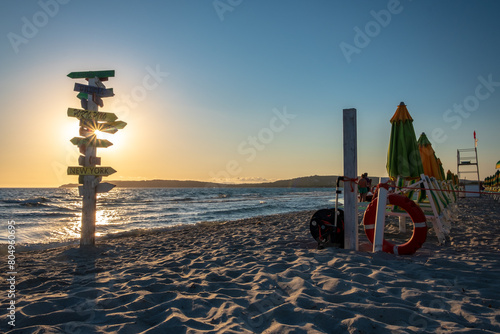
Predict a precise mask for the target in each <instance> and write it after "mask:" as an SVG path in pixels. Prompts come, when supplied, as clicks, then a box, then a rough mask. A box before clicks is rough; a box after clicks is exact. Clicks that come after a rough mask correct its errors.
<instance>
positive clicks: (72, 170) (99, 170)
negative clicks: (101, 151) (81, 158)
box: [68, 166, 116, 176]
mask: <svg viewBox="0 0 500 334" xmlns="http://www.w3.org/2000/svg"><path fill="white" fill-rule="evenodd" d="M114 173H116V170H114V169H113V168H112V167H80V166H78V167H68V175H95V176H109V175H111V174H114Z"/></svg>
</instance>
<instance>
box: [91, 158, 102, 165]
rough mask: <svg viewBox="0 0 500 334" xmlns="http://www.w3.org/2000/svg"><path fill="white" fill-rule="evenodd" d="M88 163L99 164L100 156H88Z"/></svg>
mask: <svg viewBox="0 0 500 334" xmlns="http://www.w3.org/2000/svg"><path fill="white" fill-rule="evenodd" d="M89 163H90V164H91V165H100V164H101V157H89Z"/></svg>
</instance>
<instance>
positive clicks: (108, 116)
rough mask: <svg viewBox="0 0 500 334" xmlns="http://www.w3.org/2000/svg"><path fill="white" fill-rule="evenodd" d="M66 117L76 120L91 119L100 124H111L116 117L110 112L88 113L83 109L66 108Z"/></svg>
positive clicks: (88, 111)
mask: <svg viewBox="0 0 500 334" xmlns="http://www.w3.org/2000/svg"><path fill="white" fill-rule="evenodd" d="M68 116H70V117H76V118H78V119H93V120H96V121H101V122H113V121H116V120H117V119H118V117H117V116H116V115H115V114H113V113H111V112H102V111H90V110H85V109H75V108H68Z"/></svg>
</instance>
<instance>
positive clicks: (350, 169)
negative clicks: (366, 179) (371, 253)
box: [343, 109, 358, 250]
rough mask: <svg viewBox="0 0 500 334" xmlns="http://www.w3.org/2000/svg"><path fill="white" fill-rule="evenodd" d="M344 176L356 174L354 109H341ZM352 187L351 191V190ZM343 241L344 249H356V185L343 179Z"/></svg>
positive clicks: (353, 177) (351, 177)
mask: <svg viewBox="0 0 500 334" xmlns="http://www.w3.org/2000/svg"><path fill="white" fill-rule="evenodd" d="M343 122H344V129H343V131H344V176H346V177H348V178H350V179H355V178H357V176H358V153H357V129H356V109H344V110H343ZM351 188H352V191H351ZM344 243H345V249H352V250H358V186H357V185H356V184H355V183H354V182H351V181H347V180H344Z"/></svg>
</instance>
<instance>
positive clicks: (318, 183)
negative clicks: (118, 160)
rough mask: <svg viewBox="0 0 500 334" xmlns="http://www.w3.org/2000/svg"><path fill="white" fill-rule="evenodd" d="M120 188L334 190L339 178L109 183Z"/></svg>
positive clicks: (308, 177)
mask: <svg viewBox="0 0 500 334" xmlns="http://www.w3.org/2000/svg"><path fill="white" fill-rule="evenodd" d="M109 182H110V183H112V184H115V185H116V186H117V187H120V188H333V187H335V182H337V176H318V175H314V176H306V177H298V178H294V179H290V180H279V181H274V182H264V183H241V184H224V183H213V182H202V181H178V180H145V181H109ZM77 186H78V184H74V183H70V184H64V185H62V186H61V187H60V188H71V187H77Z"/></svg>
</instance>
